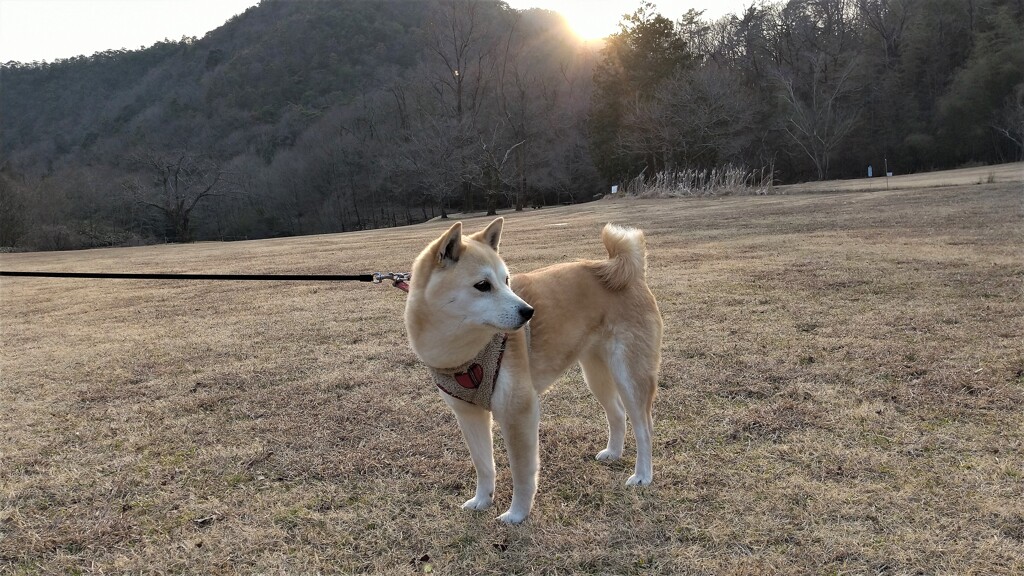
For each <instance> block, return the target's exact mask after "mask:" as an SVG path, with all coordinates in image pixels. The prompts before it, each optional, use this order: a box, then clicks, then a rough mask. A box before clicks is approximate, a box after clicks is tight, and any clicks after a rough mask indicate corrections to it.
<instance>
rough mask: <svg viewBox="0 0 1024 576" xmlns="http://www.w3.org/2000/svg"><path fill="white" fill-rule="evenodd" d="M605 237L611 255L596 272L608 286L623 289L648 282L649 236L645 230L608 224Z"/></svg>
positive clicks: (604, 231) (602, 237) (605, 228)
mask: <svg viewBox="0 0 1024 576" xmlns="http://www.w3.org/2000/svg"><path fill="white" fill-rule="evenodd" d="M601 241H602V242H604V247H605V248H606V249H607V250H608V259H607V260H605V261H603V262H598V263H597V264H596V266H595V272H597V275H598V277H599V278H600V279H601V281H602V282H603V283H604V285H605V286H607V287H608V288H609V289H611V290H622V289H623V288H625V287H627V286H629V285H631V284H635V283H640V284H643V283H645V276H646V273H647V240H646V239H645V238H644V233H643V232H641V231H640V230H638V229H636V228H623V227H621V226H616V225H614V224H606V225H605V227H604V230H602V231H601Z"/></svg>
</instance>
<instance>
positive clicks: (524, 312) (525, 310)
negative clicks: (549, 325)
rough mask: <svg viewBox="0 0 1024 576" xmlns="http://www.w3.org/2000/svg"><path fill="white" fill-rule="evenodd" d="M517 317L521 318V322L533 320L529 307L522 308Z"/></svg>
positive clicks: (531, 309) (531, 310)
mask: <svg viewBox="0 0 1024 576" xmlns="http://www.w3.org/2000/svg"><path fill="white" fill-rule="evenodd" d="M519 315H520V316H522V317H523V321H524V322H525V321H527V320H529V319H530V318H533V308H531V307H529V306H523V307H522V308H520V309H519Z"/></svg>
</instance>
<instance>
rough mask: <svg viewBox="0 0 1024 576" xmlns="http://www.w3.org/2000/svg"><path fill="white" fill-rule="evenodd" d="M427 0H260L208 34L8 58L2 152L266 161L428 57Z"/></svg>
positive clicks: (54, 158)
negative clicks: (35, 60)
mask: <svg viewBox="0 0 1024 576" xmlns="http://www.w3.org/2000/svg"><path fill="white" fill-rule="evenodd" d="M428 8H429V5H428V4H426V3H420V2H404V1H397V2H396V1H392V2H383V1H381V2H377V1H372V2H371V1H356V2H289V1H274V2H263V3H262V4H260V5H259V6H258V7H255V8H251V9H249V10H248V11H247V12H245V13H244V14H241V15H239V16H236V17H235V18H233V19H232V20H230V21H229V22H227V23H226V24H224V25H223V26H222V27H220V28H218V29H217V30H214V31H213V32H211V33H210V34H208V35H207V36H206V37H204V38H202V39H194V38H186V39H182V40H181V41H177V42H161V43H157V44H156V45H154V46H152V47H150V48H147V49H144V50H138V51H128V50H118V51H108V52H101V53H97V54H94V55H93V56H82V57H78V58H72V59H68V60H61V61H58V62H56V63H53V64H48V65H33V64H29V65H19V64H9V65H5V66H4V69H3V78H2V80H3V86H2V88H3V89H2V91H0V104H2V110H3V113H4V119H3V127H4V134H3V138H2V152H3V154H5V156H6V157H7V158H9V159H10V160H11V161H12V162H13V164H14V165H17V166H29V167H32V168H34V169H38V167H39V166H41V165H46V166H47V168H46V169H47V170H52V169H53V168H54V166H53V164H54V163H57V164H58V165H59V164H61V163H62V162H64V161H71V162H74V161H78V160H81V159H83V158H88V159H89V160H90V161H91V162H98V163H109V162H110V161H111V160H116V159H117V157H118V156H121V155H123V154H125V152H126V151H128V150H129V149H134V148H137V147H139V146H143V147H148V148H151V149H158V150H159V149H188V150H190V151H194V152H196V153H200V152H201V153H204V154H210V155H213V156H215V157H216V158H218V159H220V160H228V159H231V158H233V157H235V156H237V155H239V154H244V153H247V152H255V153H256V154H258V155H259V156H260V157H262V158H264V159H267V160H269V159H270V158H272V157H273V154H274V152H275V150H276V149H278V148H281V147H282V146H290V145H292V144H294V141H295V139H296V137H297V136H298V134H300V133H301V132H302V131H303V130H304V129H306V128H308V126H309V125H310V124H311V121H312V120H313V119H315V118H316V117H317V116H319V115H320V114H322V113H323V112H324V111H325V110H328V109H330V108H332V107H335V106H338V105H344V104H347V103H350V102H352V100H353V99H354V98H356V97H358V96H359V95H360V94H362V93H366V92H367V91H371V90H373V89H376V88H379V87H381V86H385V85H388V84H389V83H393V82H396V81H398V80H399V79H401V78H403V75H404V74H405V73H406V72H407V71H408V70H409V69H410V68H411V67H413V66H414V65H415V64H416V63H417V62H418V61H419V59H420V54H421V51H422V48H423V40H424V34H425V31H424V29H423V26H424V24H425V23H426V21H427V20H428V18H429V15H428Z"/></svg>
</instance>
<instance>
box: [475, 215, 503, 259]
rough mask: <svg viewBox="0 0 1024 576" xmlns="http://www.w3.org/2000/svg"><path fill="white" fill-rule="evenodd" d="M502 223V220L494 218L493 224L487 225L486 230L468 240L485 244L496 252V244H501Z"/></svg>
mask: <svg viewBox="0 0 1024 576" xmlns="http://www.w3.org/2000/svg"><path fill="white" fill-rule="evenodd" d="M504 223H505V219H504V218H495V219H494V221H493V222H491V223H490V224H488V225H487V228H484V229H483V230H481V231H479V232H477V233H476V234H473V235H472V236H470V238H472V239H474V240H479V241H481V242H483V243H484V244H487V245H488V246H490V247H491V248H494V251H495V252H497V251H498V244H500V243H501V226H502V224H504Z"/></svg>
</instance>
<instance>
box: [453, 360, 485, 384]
mask: <svg viewBox="0 0 1024 576" xmlns="http://www.w3.org/2000/svg"><path fill="white" fill-rule="evenodd" d="M483 379H484V369H483V366H480V365H479V364H473V365H472V366H470V367H469V370H467V371H466V372H460V373H458V374H456V375H455V381H456V382H458V383H459V386H462V387H463V388H479V387H480V382H483Z"/></svg>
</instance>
